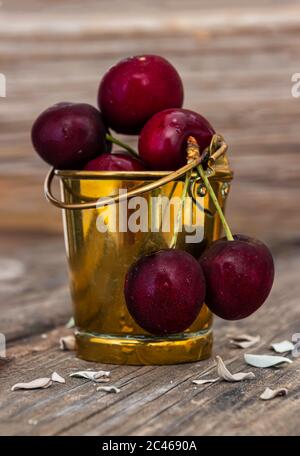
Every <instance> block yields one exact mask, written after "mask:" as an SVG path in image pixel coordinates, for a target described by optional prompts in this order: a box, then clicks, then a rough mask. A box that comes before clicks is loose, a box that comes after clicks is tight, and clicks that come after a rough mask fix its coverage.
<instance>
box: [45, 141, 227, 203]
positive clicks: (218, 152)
mask: <svg viewBox="0 0 300 456" xmlns="http://www.w3.org/2000/svg"><path fill="white" fill-rule="evenodd" d="M196 144H197V143H196ZM192 148H194V149H195V140H194V142H191V143H189V141H188V147H187V155H188V157H189V150H191V149H192ZM197 148H198V146H197ZM227 149H228V146H227V144H226V143H225V141H224V139H223V137H222V136H221V135H214V136H213V138H212V141H211V144H210V146H209V147H208V148H206V149H205V151H204V152H203V154H202V155H201V156H199V148H198V156H197V153H196V155H194V157H195V158H193V159H190V160H188V163H187V164H186V165H184V166H182V167H181V168H179V169H177V170H176V171H172V172H170V173H169V174H167V175H166V176H164V177H162V178H160V179H158V180H156V181H154V182H150V183H149V184H145V185H143V186H142V187H139V188H137V189H134V190H131V191H129V192H126V193H122V194H121V195H115V196H110V197H109V196H108V197H105V198H100V199H97V200H95V201H90V202H86V203H65V202H64V201H61V200H59V199H57V198H56V197H55V196H54V195H53V193H52V189H51V184H52V181H53V179H54V177H55V169H54V168H52V169H51V170H50V171H49V173H48V174H47V176H46V179H45V183H44V193H45V196H46V198H47V200H48V201H49V202H50V203H52V204H53V205H54V206H56V207H59V208H60V209H72V210H80V209H99V208H101V207H104V206H108V205H110V204H114V203H120V202H122V201H124V200H126V199H127V198H131V197H134V196H138V195H141V194H143V193H145V192H149V191H151V190H154V189H156V188H158V187H160V186H162V185H165V184H168V183H169V182H171V181H173V180H176V179H178V178H180V177H182V176H184V175H185V174H186V173H187V172H188V171H190V170H191V169H193V168H195V167H196V166H198V165H200V163H202V162H203V161H205V160H207V159H208V166H209V167H211V168H212V167H213V166H214V165H215V163H216V160H217V159H218V158H219V157H221V156H222V155H224V154H225V153H226V151H227ZM213 150H214V152H213V153H211V152H212V151H213Z"/></svg>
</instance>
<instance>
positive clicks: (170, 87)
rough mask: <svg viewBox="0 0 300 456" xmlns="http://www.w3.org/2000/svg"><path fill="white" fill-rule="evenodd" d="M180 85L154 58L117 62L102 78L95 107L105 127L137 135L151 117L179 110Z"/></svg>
mask: <svg viewBox="0 0 300 456" xmlns="http://www.w3.org/2000/svg"><path fill="white" fill-rule="evenodd" d="M182 103H183V85H182V81H181V79H180V76H179V74H178V73H177V71H176V70H175V68H174V67H173V66H172V65H171V64H170V63H169V62H168V61H167V60H166V59H164V58H163V57H160V56H158V55H141V56H135V57H129V58H127V59H124V60H121V61H120V62H119V63H117V64H116V65H114V66H113V67H112V68H110V69H109V70H108V71H107V73H106V74H105V75H104V77H103V79H102V81H101V83H100V87H99V92H98V105H99V108H100V110H101V112H102V113H103V117H104V119H105V122H106V123H107V125H108V126H109V127H111V128H112V129H113V130H115V131H117V132H119V133H125V134H138V133H139V132H140V131H141V128H142V127H143V126H144V124H145V123H146V122H147V120H148V119H150V117H151V116H153V114H155V113H157V112H159V111H162V110H163V109H167V108H180V107H181V106H182Z"/></svg>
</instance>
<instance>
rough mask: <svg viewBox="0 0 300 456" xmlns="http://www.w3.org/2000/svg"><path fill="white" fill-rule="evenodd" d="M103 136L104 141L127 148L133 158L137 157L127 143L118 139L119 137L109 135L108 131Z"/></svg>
mask: <svg viewBox="0 0 300 456" xmlns="http://www.w3.org/2000/svg"><path fill="white" fill-rule="evenodd" d="M105 138H106V141H109V142H111V143H113V144H116V145H117V146H120V147H122V148H123V149H125V150H127V152H129V153H130V154H131V155H132V156H133V157H134V158H137V157H138V153H137V152H136V151H135V150H134V149H133V148H132V147H130V146H129V145H128V144H126V143H124V142H122V141H120V140H119V139H117V138H115V137H114V136H111V135H109V134H108V133H107V134H106V136H105Z"/></svg>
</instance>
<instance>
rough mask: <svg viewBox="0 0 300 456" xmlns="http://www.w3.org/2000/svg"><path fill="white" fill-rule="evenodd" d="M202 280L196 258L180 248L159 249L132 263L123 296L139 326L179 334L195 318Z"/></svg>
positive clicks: (200, 295)
mask: <svg viewBox="0 0 300 456" xmlns="http://www.w3.org/2000/svg"><path fill="white" fill-rule="evenodd" d="M204 294H205V281H204V276H203V272H202V268H201V266H200V265H199V263H198V261H197V260H195V258H194V257H193V256H192V255H190V254H189V253H187V252H184V251H182V250H174V249H168V250H160V251H158V252H155V253H152V254H151V255H147V256H144V257H142V258H141V259H139V260H138V261H137V262H136V263H134V264H133V265H132V266H131V267H130V269H129V271H128V273H127V276H126V279H125V299H126V303H127V307H128V310H129V313H130V314H131V316H132V317H133V318H134V320H135V321H136V322H137V323H138V325H139V326H140V327H141V328H143V329H145V330H146V331H148V332H149V333H152V334H157V335H163V334H172V333H179V332H182V331H184V330H185V329H187V328H188V327H189V326H190V325H191V324H192V323H193V321H194V320H195V318H196V317H197V315H198V313H199V311H200V309H201V307H202V304H203V302H204Z"/></svg>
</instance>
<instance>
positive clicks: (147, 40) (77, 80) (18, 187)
mask: <svg viewBox="0 0 300 456" xmlns="http://www.w3.org/2000/svg"><path fill="white" fill-rule="evenodd" d="M140 53H158V54H162V55H163V56H165V57H166V58H168V59H170V61H171V62H172V63H173V64H174V65H175V66H176V67H177V69H178V70H179V72H180V74H181V76H182V78H183V81H184V84H185V106H186V107H188V108H191V109H194V110H196V111H199V112H200V113H202V114H204V115H205V116H206V117H207V118H208V119H209V120H210V121H211V123H212V124H213V125H214V126H215V128H216V130H217V131H218V132H220V133H222V134H223V135H224V136H225V138H226V140H227V142H228V143H229V144H230V158H231V164H232V166H233V168H234V170H235V181H234V185H233V187H232V193H231V196H230V203H229V206H228V213H229V215H230V221H231V225H232V226H233V229H234V231H236V232H246V233H249V234H252V235H255V236H258V237H260V238H262V239H264V240H266V241H268V242H269V243H270V244H271V245H274V246H275V245H278V244H280V243H281V241H282V240H284V241H289V242H290V241H294V240H297V239H299V229H300V216H299V199H300V185H299V179H300V153H299V152H300V151H299V149H300V146H299V140H300V129H299V114H300V99H299V98H298V99H297V98H293V97H292V96H291V87H292V82H291V76H292V74H293V73H295V72H299V71H300V64H299V54H300V4H299V1H292V0H286V1H284V2H282V1H276V0H273V1H272V0H253V1H252V2H251V4H249V2H240V1H239V0H215V1H214V2H211V1H209V0H185V1H179V0H159V1H158V0H152V1H151V2H149V1H146V0H126V1H125V0H122V1H121V0H117V1H110V0H101V1H96V0H86V1H84V2H82V1H74V0H72V1H71V0H64V1H60V0H27V1H26V2H21V1H20V0H6V1H3V2H2V6H1V7H0V73H4V74H5V76H6V78H7V98H0V154H1V167H0V173H1V180H0V213H1V217H0V232H2V233H4V232H9V233H12V232H16V233H17V234H19V235H20V234H21V233H23V234H24V233H26V234H27V235H29V236H30V235H32V236H35V235H37V234H38V233H44V234H48V233H51V234H60V233H61V231H62V224H61V217H60V213H59V210H57V209H54V208H52V207H50V205H49V204H47V203H46V202H45V200H44V197H43V189H42V185H43V179H44V175H45V173H46V171H47V166H46V165H45V164H44V163H42V162H41V161H40V159H39V158H38V157H37V156H36V155H35V153H34V152H33V150H32V147H31V143H30V127H31V124H32V122H33V120H34V119H35V117H36V116H37V115H38V114H39V113H40V111H41V110H43V109H44V108H46V107H48V106H49V105H52V104H54V103H56V102H58V101H86V102H89V103H92V104H95V103H96V93H97V87H98V83H99V80H100V78H101V76H102V75H103V73H104V71H105V70H106V69H107V68H108V67H109V66H110V65H112V64H113V63H115V62H117V61H118V60H119V59H120V58H122V57H125V56H128V55H131V54H140Z"/></svg>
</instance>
